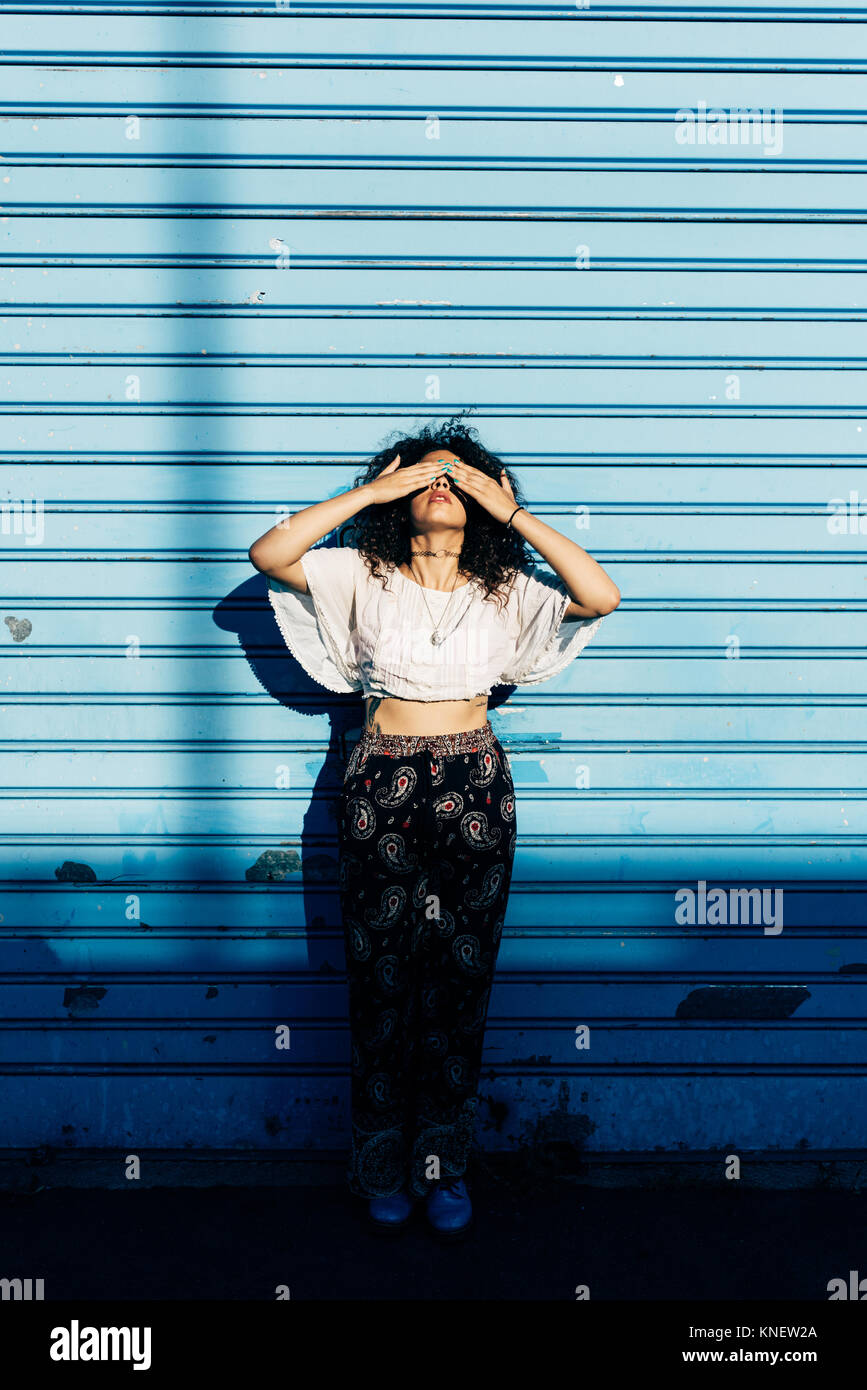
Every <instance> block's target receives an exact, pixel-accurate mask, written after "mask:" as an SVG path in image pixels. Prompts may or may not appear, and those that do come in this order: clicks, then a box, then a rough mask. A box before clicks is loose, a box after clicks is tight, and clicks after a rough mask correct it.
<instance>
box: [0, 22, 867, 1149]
mask: <svg viewBox="0 0 867 1390" xmlns="http://www.w3.org/2000/svg"><path fill="white" fill-rule="evenodd" d="M2 9H3V10H5V11H6V13H5V14H4V18H3V42H4V51H3V55H2V72H3V89H2V94H0V113H2V115H3V117H4V120H3V135H2V140H3V156H4V157H3V160H2V161H0V190H2V191H0V204H2V206H0V246H2V287H3V288H2V297H3V299H4V301H5V302H6V304H7V306H8V307H7V308H6V309H5V311H4V312H3V314H2V325H3V335H2V346H0V351H2V355H3V365H4V372H3V377H2V380H3V382H4V386H3V400H4V402H5V404H4V406H3V409H2V450H3V454H4V457H5V459H6V464H5V467H4V484H3V488H4V491H3V496H4V498H5V499H6V501H5V503H4V509H3V521H4V524H3V545H4V548H5V551H6V555H7V559H8V560H9V561H11V562H12V563H8V564H7V565H6V566H5V573H6V586H5V589H6V596H5V599H4V619H5V622H4V625H3V627H2V634H3V647H2V656H3V673H4V683H3V690H4V692H5V698H4V700H3V719H4V729H5V737H6V739H7V740H8V745H7V752H6V756H5V760H4V761H5V766H6V769H7V772H6V776H5V778H4V781H5V782H6V784H7V785H8V787H9V789H10V790H9V793H8V795H7V796H6V798H5V801H4V803H3V813H2V814H3V819H4V826H3V835H4V843H5V853H4V859H5V870H4V876H5V878H6V880H7V882H6V885H5V887H4V891H3V907H2V914H3V918H2V923H0V933H2V938H3V951H4V959H5V965H4V967H3V978H2V984H0V990H2V1000H3V1006H2V1027H0V1039H2V1111H3V1115H4V1125H3V1131H4V1138H3V1143H5V1144H7V1145H16V1146H17V1145H34V1144H56V1145H70V1146H76V1145H83V1146H100V1145H117V1144H123V1143H126V1142H127V1140H128V1139H130V1138H134V1139H136V1140H137V1141H138V1142H139V1143H142V1144H147V1145H152V1146H178V1145H183V1144H191V1145H195V1146H197V1147H204V1148H207V1147H209V1146H216V1147H228V1146H238V1147H252V1148H274V1149H284V1148H286V1147H290V1148H302V1147H305V1146H313V1147H319V1148H337V1147H339V1146H340V1145H341V1144H342V1143H343V1141H344V1137H345V1132H346V1110H345V1106H346V1093H347V1086H346V1061H347V1034H346V1026H345V993H344V984H343V977H342V973H341V972H342V947H341V940H340V932H339V927H338V921H337V915H336V899H335V895H334V889H333V883H332V878H333V870H334V853H335V839H334V824H333V819H332V817H331V814H330V797H331V795H332V793H333V790H334V787H335V778H336V775H337V769H338V767H339V759H340V757H341V755H342V752H343V750H344V746H345V741H346V737H347V731H348V728H349V726H350V724H351V716H352V706H351V703H350V702H346V703H343V704H341V703H339V702H337V703H336V704H330V703H327V702H326V701H325V700H323V698H322V694H321V692H319V691H317V690H316V689H315V688H314V687H312V685H310V683H309V682H306V681H304V680H303V679H300V678H299V676H298V671H297V668H295V667H293V666H292V665H291V663H290V662H289V661H288V660H287V658H286V654H285V651H284V650H283V649H282V647H281V644H280V641H279V636H278V634H277V631H276V628H275V627H274V624H273V619H272V617H271V613H270V610H269V609H268V607H267V605H266V603H265V600H264V586H263V581H262V579H261V577H260V576H254V575H253V574H252V573H251V570H250V567H249V564H248V562H247V558H246V550H247V546H248V545H249V543H250V542H251V540H252V539H254V538H255V536H257V535H258V534H260V533H261V532H262V531H263V530H264V529H266V527H267V525H268V524H269V521H270V519H271V518H272V517H273V516H274V515H275V514H277V513H283V512H285V511H286V510H291V509H292V508H295V507H298V506H301V505H303V504H305V503H307V502H310V501H312V500H315V499H318V498H320V497H322V496H324V495H326V494H328V493H329V492H332V491H334V490H337V489H338V488H341V487H343V486H344V485H346V483H347V482H348V481H349V479H350V478H351V477H352V475H353V473H354V471H355V469H356V466H357V464H358V463H359V462H360V460H361V459H362V458H363V457H364V456H365V455H369V454H370V453H372V452H373V451H374V450H375V449H376V448H377V446H378V445H379V443H380V441H381V439H382V436H383V435H384V434H385V433H386V431H388V430H389V429H390V428H391V427H392V426H393V425H395V424H401V423H405V424H407V425H412V424H413V423H415V422H420V421H423V420H425V419H427V418H429V417H430V416H431V415H434V414H439V415H443V414H447V413H451V412H452V411H453V410H454V409H459V408H462V407H464V406H466V405H470V404H474V405H476V406H477V423H478V426H479V428H480V430H481V432H482V434H483V437H484V438H485V439H486V440H488V441H490V443H491V445H492V446H493V447H494V448H496V449H497V450H498V451H500V452H502V453H503V454H505V455H506V456H507V457H508V459H509V460H510V462H511V463H512V464H514V465H515V466H516V468H517V469H518V470H519V473H520V474H521V476H522V477H523V479H524V481H525V486H526V491H527V494H528V497H529V499H530V503H531V505H532V507H533V508H534V509H535V510H536V511H537V512H538V513H539V514H540V515H541V516H543V517H545V518H546V519H547V520H548V521H550V522H552V524H554V525H557V526H559V527H562V528H563V529H564V530H566V532H567V533H568V534H570V535H573V536H575V537H576V538H577V539H579V540H581V541H583V542H584V543H585V544H586V545H587V547H588V549H590V550H591V552H592V553H594V554H595V555H597V556H598V558H599V559H600V560H601V561H602V563H603V564H605V565H606V567H607V568H608V569H609V570H610V571H611V573H612V574H613V576H614V577H615V579H616V580H617V581H618V583H619V584H620V586H621V588H622V590H623V593H624V596H625V601H624V603H623V605H622V607H621V608H620V610H619V611H618V612H617V614H616V615H614V616H613V617H611V618H610V619H608V620H607V621H606V622H605V623H604V624H603V629H602V632H601V634H600V636H599V637H598V638H597V640H596V641H595V642H594V643H593V644H592V645H591V647H590V648H589V649H588V651H587V653H586V654H585V655H584V656H583V657H582V659H581V660H580V661H579V662H576V663H575V664H574V665H573V666H572V668H570V669H569V670H568V671H567V672H566V673H565V674H564V675H563V676H562V677H560V678H558V679H557V680H556V681H555V682H552V683H550V684H549V685H546V686H541V687H538V688H535V689H531V690H528V691H526V692H518V693H517V694H516V695H515V696H514V697H513V698H512V699H511V700H510V701H509V702H508V703H507V704H506V705H505V706H503V707H501V708H500V709H499V710H498V711H497V713H496V716H495V719H496V727H497V730H498V732H499V734H500V736H501V737H502V738H503V740H504V742H506V743H507V744H508V746H509V747H510V749H511V752H512V758H513V766H514V768H515V774H516V779H517V783H518V788H519V793H520V811H521V830H522V836H523V838H522V843H521V845H520V849H519V858H518V863H517V870H516V872H517V882H516V888H515V892H514V894H513V898H512V902H511V907H510V915H509V920H508V930H507V933H506V935H505V937H504V944H503V948H502V953H501V969H500V973H499V977H498V983H497V986H496V990H495V994H494V998H493V1002H492V1017H491V1025H490V1029H489V1033H488V1041H487V1054H486V1069H485V1079H484V1082H483V1092H484V1096H485V1100H486V1105H485V1108H484V1116H485V1122H484V1126H483V1130H482V1139H483V1142H484V1143H485V1144H487V1145H489V1146H491V1147H500V1146H510V1145H513V1144H515V1143H517V1142H521V1141H524V1140H527V1139H529V1138H532V1137H536V1138H539V1137H552V1138H560V1139H562V1138H566V1139H570V1140H574V1141H581V1142H584V1143H585V1144H586V1146H587V1148H588V1149H590V1150H594V1151H597V1152H603V1151H606V1150H629V1151H634V1152H641V1151H646V1150H659V1149H663V1150H681V1151H683V1150H701V1149H712V1148H716V1147H718V1146H721V1145H727V1144H729V1143H731V1142H736V1143H737V1144H738V1145H739V1147H740V1148H741V1149H748V1148H757V1147H764V1146H770V1147H780V1148H782V1149H790V1150H794V1149H796V1148H798V1147H799V1146H801V1145H803V1144H808V1145H810V1146H812V1147H817V1148H840V1147H848V1146H852V1145H855V1144H860V1143H861V1142H862V1134H861V1122H860V1107H859V1105H858V1104H857V1103H856V1102H857V1099H860V1097H861V1090H860V1082H861V1078H862V1076H863V1072H864V1065H865V1053H864V1042H863V1039H864V1037H865V1034H864V1029H863V1022H862V1019H863V999H864V976H865V971H867V964H865V961H867V954H865V953H867V945H865V942H864V889H863V886H862V874H863V864H864V835H865V830H864V792H863V787H864V762H865V759H864V747H865V744H864V739H865V720H864V711H865V675H864V671H865V666H864V651H863V646H864V609H865V605H867V588H865V579H867V567H865V561H864V534H863V526H862V524H861V523H860V522H859V513H858V508H859V506H860V505H861V503H860V502H859V489H860V490H861V492H862V493H863V489H864V471H863V456H864V449H865V433H864V417H865V408H864V400H865V392H864V379H865V374H864V363H865V333H867V325H865V314H864V289H863V286H864V278H863V273H864V266H865V251H864V221H865V212H864V200H863V187H862V178H863V173H862V171H863V143H864V122H865V112H864V109H863V74H864V71H865V67H867V37H865V28H864V26H863V24H860V23H851V22H848V21H849V20H850V19H855V18H856V17H857V16H858V13H859V12H857V11H855V10H852V11H847V10H845V9H844V8H842V7H840V6H837V5H835V6H830V5H827V6H825V5H821V4H818V3H806V0H805V3H803V4H800V3H797V0H792V3H789V4H785V5H783V6H782V7H778V8H777V9H775V10H773V11H769V10H767V8H759V7H756V8H755V9H754V10H749V9H748V10H746V11H745V10H743V9H742V8H738V9H734V8H732V7H730V6H727V5H726V4H725V3H719V4H717V5H710V6H708V5H704V6H702V7H697V6H694V5H691V4H689V3H685V2H684V3H676V2H675V3H672V2H671V0H669V2H668V3H665V4H664V5H663V4H661V3H660V4H658V5H654V4H651V5H649V6H647V5H642V6H641V7H631V8H630V7H626V8H624V7H618V8H616V9H613V8H612V9H607V8H605V7H604V6H600V7H598V8H594V9H592V10H582V9H580V8H577V7H573V6H569V5H566V4H538V5H537V4H535V3H529V2H528V0H516V2H515V3H513V4H512V3H509V2H508V0H502V3H499V4H494V5H492V6H482V5H473V4H472V3H470V0H468V2H467V3H466V4H464V5H459V6H457V7H455V6H444V5H442V6H441V5H437V4H436V3H433V0H432V3H427V4H426V3H423V2H422V0H419V3H406V4H404V5H401V6H398V7H397V8H396V9H395V8H393V7H387V6H385V7H384V6H381V5H378V4H376V3H374V0H370V3H362V0H358V2H357V3H354V2H353V0H346V2H345V3H343V4H340V5H334V6H332V7H330V8H328V7H327V6H323V5H317V4H315V3H312V2H311V3H307V4H305V3H304V0H293V3H292V5H291V12H290V9H289V7H286V8H285V9H284V8H281V7H279V6H277V7H275V8H273V9H272V8H266V7H261V8H260V7H256V6H254V5H245V4H242V3H219V0H214V3H210V4H207V5H204V4H198V3H194V2H193V0H190V3H185V4H183V5H168V4H163V5H160V4H159V3H154V4H150V5H148V7H147V11H148V12H147V13H144V12H142V10H141V8H140V7H138V6H136V5H134V4H129V5H126V6H124V5H121V4H119V3H113V4H109V3H99V0H91V3H85V4H81V5H77V6H76V7H75V10H74V12H69V11H68V10H67V8H66V7H64V8H62V9H61V7H59V6H51V5H48V4H42V5H16V6H15V7H14V10H13V9H12V7H9V6H2ZM738 109H748V110H752V111H760V112H763V113H766V119H767V122H768V125H767V129H763V130H760V140H759V142H758V143H756V142H755V141H754V140H753V139H750V141H749V142H748V143H743V142H741V141H738V142H735V141H734V140H733V138H732V137H733V134H734V132H735V131H740V130H742V129H744V128H745V129H747V133H748V134H750V132H751V131H752V130H753V129H754V127H750V126H746V127H744V126H742V125H741V124H738V122H737V120H736V119H735V118H734V116H733V114H732V113H733V112H735V111H737V110H738ZM714 110H720V111H722V113H723V116H724V118H725V120H724V121H723V123H722V125H720V123H719V120H718V118H716V117H713V116H711V117H709V118H707V117H706V115H705V113H706V112H707V111H714ZM678 112H681V113H687V114H688V113H692V115H693V117H694V118H695V122H694V124H693V127H692V129H693V132H694V134H695V143H688V142H687V141H686V139H685V138H684V137H683V136H681V137H680V138H679V137H678V135H677V132H678V131H685V130H688V129H689V128H690V126H689V121H688V119H686V118H685V117H684V116H683V114H681V116H680V117H678V116H677V113H678ZM774 113H778V114H779V115H782V117H783V121H784V124H783V127H782V133H783V143H782V146H781V147H777V146H778V143H779V142H778V140H777V137H776V135H775V134H774V131H775V127H774V125H773V121H774ZM726 122H727V124H726ZM709 125H716V134H715V136H714V137H712V138H705V139H702V135H701V132H702V130H704V132H705V136H706V135H707V130H708V127H709ZM721 129H724V130H725V131H727V138H726V139H725V140H721V139H719V138H717V137H718V136H719V133H720V130H721ZM832 499H841V504H843V503H845V506H846V507H847V508H848V509H849V510H848V520H846V519H845V518H844V521H843V522H842V523H841V524H836V523H833V522H832V521H831V520H830V519H829V503H831V502H832ZM853 499H854V500H853ZM585 509H587V510H585ZM701 882H704V883H707V884H708V887H709V889H713V888H714V887H722V888H723V889H725V890H726V891H728V890H732V889H736V888H741V889H745V888H752V887H764V888H766V889H769V890H774V889H775V890H779V889H781V888H782V889H783V890H784V894H785V921H784V929H783V930H782V932H775V931H768V930H767V929H766V926H765V927H763V926H762V925H753V926H742V925H738V926H732V925H725V926H723V925H702V924H701V923H700V922H699V923H697V924H696V925H687V924H680V923H678V922H677V920H676V917H675V910H676V902H677V899H676V894H677V892H678V890H679V889H690V888H691V889H693V890H696V891H698V888H697V885H698V884H699V883H701ZM726 901H727V903H729V902H731V901H732V899H730V898H727V899H726ZM281 1023H288V1024H289V1025H290V1027H291V1049H290V1050H289V1051H288V1052H286V1051H279V1050H277V1049H276V1048H275V1043H274V1032H275V1027H276V1026H277V1025H279V1024H281ZM582 1024H587V1025H589V1027H590V1047H589V1049H586V1050H584V1049H579V1048H577V1047H576V1027H578V1026H579V1025H582Z"/></svg>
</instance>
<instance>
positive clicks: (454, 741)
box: [358, 720, 497, 758]
mask: <svg viewBox="0 0 867 1390" xmlns="http://www.w3.org/2000/svg"><path fill="white" fill-rule="evenodd" d="M358 742H359V747H360V748H361V749H362V752H363V753H364V754H365V756H367V757H369V756H370V755H371V754H376V753H379V754H383V755H384V756H385V757H387V758H405V757H409V756H410V755H411V754H413V753H422V752H431V753H435V754H436V755H437V756H438V757H441V758H448V757H453V756H454V755H455V754H456V753H477V752H478V750H479V749H480V748H493V747H494V746H495V744H496V743H497V736H496V734H495V733H494V731H493V729H492V728H491V723H490V720H488V721H487V722H486V723H484V724H483V725H482V727H481V728H480V729H464V730H463V731H462V732H461V733H457V734H378V733H374V732H372V731H371V730H370V729H364V730H363V731H362V734H361V738H360V739H359V741H358Z"/></svg>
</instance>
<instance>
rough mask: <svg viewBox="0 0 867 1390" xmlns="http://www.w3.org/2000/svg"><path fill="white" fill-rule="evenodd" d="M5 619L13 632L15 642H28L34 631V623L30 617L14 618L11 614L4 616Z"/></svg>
mask: <svg viewBox="0 0 867 1390" xmlns="http://www.w3.org/2000/svg"><path fill="white" fill-rule="evenodd" d="M3 621H4V623H5V624H6V626H7V627H8V629H9V631H10V632H11V634H12V641H13V642H26V641H27V638H28V637H29V636H30V634H31V632H32V631H33V624H32V623H31V621H30V619H29V618H13V617H11V616H10V617H8V618H4V619H3Z"/></svg>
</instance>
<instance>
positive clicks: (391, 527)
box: [351, 417, 530, 599]
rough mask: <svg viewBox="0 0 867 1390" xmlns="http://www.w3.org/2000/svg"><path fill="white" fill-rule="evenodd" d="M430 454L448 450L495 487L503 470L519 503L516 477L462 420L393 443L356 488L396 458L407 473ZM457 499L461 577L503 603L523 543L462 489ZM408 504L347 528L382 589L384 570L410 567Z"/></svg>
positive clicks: (389, 506) (379, 509) (525, 556)
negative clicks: (461, 513) (461, 514)
mask: <svg viewBox="0 0 867 1390" xmlns="http://www.w3.org/2000/svg"><path fill="white" fill-rule="evenodd" d="M395 434H397V432H395ZM433 449H449V450H450V451H451V452H452V453H453V454H456V455H457V457H458V458H459V459H462V460H463V462H464V463H468V464H470V465H471V467H473V468H478V469H479V470H480V472H482V473H487V474H488V476H489V477H491V478H496V479H497V481H499V480H500V474H501V472H502V471H503V470H504V469H505V473H506V477H507V478H508V480H509V483H510V485H511V488H512V491H513V492H514V494H515V505H516V506H517V505H518V504H519V503H520V502H521V501H522V496H521V492H520V488H519V485H518V481H517V479H516V478H515V476H514V474H513V473H511V472H510V471H509V469H508V468H506V466H505V464H504V463H503V461H502V460H501V459H499V458H498V457H497V455H496V454H492V453H491V452H490V450H488V449H486V448H485V446H484V445H483V444H482V443H481V441H480V440H479V437H478V434H477V432H476V431H475V430H474V429H471V428H470V427H469V426H468V425H465V424H462V423H461V419H460V417H457V418H455V419H451V420H447V421H446V422H445V423H444V424H442V425H425V426H424V428H423V429H420V430H418V431H417V432H416V433H415V434H412V435H406V436H402V437H394V438H392V440H391V441H390V443H389V444H388V446H387V447H386V448H384V449H382V450H380V452H379V453H378V454H376V455H374V457H373V458H372V459H371V460H370V462H369V463H368V464H367V466H366V467H365V468H364V470H363V471H362V472H361V473H360V474H359V475H358V477H357V478H356V479H355V483H354V486H355V487H361V486H362V484H363V483H369V482H372V481H373V479H374V478H376V477H378V475H379V474H380V473H381V472H382V470H383V468H385V466H386V464H389V463H391V461H392V459H393V458H394V456H395V454H400V465H399V467H400V468H406V467H408V466H409V465H410V464H413V463H418V461H419V459H422V458H424V456H425V454H429V453H430V452H431V451H432V450H433ZM455 493H456V494H457V496H458V497H460V499H461V503H462V505H463V507H464V510H465V511H466V514H467V520H466V525H465V527H464V543H463V547H462V549H461V558H460V571H461V573H462V574H466V575H468V576H469V577H470V579H471V580H472V579H475V580H476V581H477V582H478V584H479V585H480V587H481V588H482V589H483V591H484V597H485V598H490V597H492V596H493V597H495V598H498V599H502V598H503V597H504V596H505V589H506V587H507V585H508V584H510V583H511V581H512V579H513V577H514V575H515V573H516V571H517V570H518V569H519V568H520V567H521V566H522V565H526V564H527V563H528V561H529V558H530V557H529V552H528V549H527V545H526V542H525V541H524V539H523V537H522V536H520V535H519V534H518V532H517V531H513V530H512V528H511V527H510V526H504V525H503V523H502V522H501V521H496V520H495V519H494V517H492V516H491V514H490V512H488V511H486V510H485V508H484V507H480V506H479V504H478V503H477V502H476V501H474V499H473V498H471V497H468V496H467V494H466V493H464V492H461V490H460V488H457V487H456V488H455ZM411 500H412V499H411V497H400V498H398V499H397V500H396V501H394V502H386V503H384V504H382V505H381V506H375V507H374V506H371V507H365V509H364V511H362V512H359V514H358V516H357V517H355V518H354V520H353V522H352V524H351V531H352V534H353V538H354V540H355V544H356V545H357V547H358V550H359V552H360V553H361V555H363V557H364V560H365V562H366V564H367V566H368V568H369V570H370V573H371V575H373V576H374V577H375V578H376V579H380V580H382V582H383V583H385V579H386V574H385V572H384V570H390V569H391V568H392V567H393V566H398V565H401V564H407V563H408V562H409V557H410V538H411V536H412V534H413V532H412V525H411V520H410V510H409V509H410V502H411Z"/></svg>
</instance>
